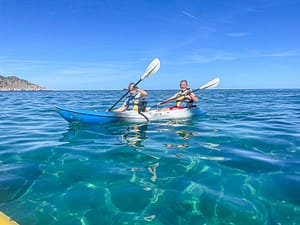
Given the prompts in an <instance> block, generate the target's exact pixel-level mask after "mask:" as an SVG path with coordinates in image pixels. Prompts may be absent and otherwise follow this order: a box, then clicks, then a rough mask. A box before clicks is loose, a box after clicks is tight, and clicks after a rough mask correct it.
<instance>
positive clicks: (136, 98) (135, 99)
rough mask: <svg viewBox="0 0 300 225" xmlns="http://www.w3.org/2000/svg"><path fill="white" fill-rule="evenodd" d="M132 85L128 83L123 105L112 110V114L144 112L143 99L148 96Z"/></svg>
mask: <svg viewBox="0 0 300 225" xmlns="http://www.w3.org/2000/svg"><path fill="white" fill-rule="evenodd" d="M134 84H135V83H130V84H129V85H128V91H129V95H128V97H127V98H126V100H125V101H124V103H123V105H122V106H121V107H120V108H118V109H115V110H113V112H123V111H125V110H137V111H139V112H144V111H145V109H146V101H145V98H146V96H147V95H148V94H147V92H146V91H144V90H143V89H141V88H138V87H135V86H134Z"/></svg>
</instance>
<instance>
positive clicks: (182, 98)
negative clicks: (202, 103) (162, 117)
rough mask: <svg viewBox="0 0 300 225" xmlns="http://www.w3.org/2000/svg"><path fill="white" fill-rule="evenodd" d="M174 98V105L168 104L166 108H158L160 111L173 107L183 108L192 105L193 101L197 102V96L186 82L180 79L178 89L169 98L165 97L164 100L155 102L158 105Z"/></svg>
mask: <svg viewBox="0 0 300 225" xmlns="http://www.w3.org/2000/svg"><path fill="white" fill-rule="evenodd" d="M173 100H176V103H175V105H174V106H170V107H168V108H163V109H160V110H161V111H166V110H173V109H183V108H190V107H193V106H194V105H193V104H194V103H195V102H198V97H197V96H196V95H195V94H194V93H193V92H192V90H191V89H190V88H189V87H188V82H187V81H186V80H181V81H180V91H178V92H176V93H175V94H174V95H173V96H171V97H170V98H167V99H166V100H165V101H162V102H159V103H157V105H158V106H160V105H163V104H166V103H168V102H171V101H173Z"/></svg>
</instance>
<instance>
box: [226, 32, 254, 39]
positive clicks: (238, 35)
mask: <svg viewBox="0 0 300 225" xmlns="http://www.w3.org/2000/svg"><path fill="white" fill-rule="evenodd" d="M226 35H227V36H228V37H233V38H240V37H247V36H249V35H250V34H249V33H247V32H232V33H227V34H226Z"/></svg>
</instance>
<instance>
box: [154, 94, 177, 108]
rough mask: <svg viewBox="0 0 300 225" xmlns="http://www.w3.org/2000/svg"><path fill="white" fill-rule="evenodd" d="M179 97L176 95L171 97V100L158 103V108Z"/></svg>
mask: <svg viewBox="0 0 300 225" xmlns="http://www.w3.org/2000/svg"><path fill="white" fill-rule="evenodd" d="M177 97H178V93H176V94H174V95H173V96H171V97H170V98H167V99H166V100H165V101H162V102H159V103H157V105H158V106H160V105H163V104H166V103H168V102H170V101H172V100H174V99H176V98H177Z"/></svg>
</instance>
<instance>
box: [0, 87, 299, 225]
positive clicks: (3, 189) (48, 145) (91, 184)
mask: <svg viewBox="0 0 300 225" xmlns="http://www.w3.org/2000/svg"><path fill="white" fill-rule="evenodd" d="M172 93H173V92H172V91H149V95H150V98H151V102H150V103H149V104H150V105H151V104H152V103H155V102H158V101H160V100H162V98H164V97H163V96H168V95H170V94H172ZM121 94H122V93H121V92H118V91H107V92H104V91H65V92H1V93H0V106H1V113H0V210H1V211H3V212H5V213H6V214H8V215H9V216H11V217H12V218H14V219H15V220H16V221H17V222H18V223H20V224H22V225H29V224H30V225H35V224H39V225H45V224H52V225H56V224H60V225H70V224H72V225H77V224H78V225H79V224H82V225H96V224H97V225H98V224H101V225H102V224H153V225H154V224H157V225H162V224H170V225H177V224H187V225H189V224H191V225H195V224H196V225H197V224H209V225H210V224H220V225H221V224H222V225H226V224H230V225H233V224H243V225H253V224H266V225H273V224H281V225H283V224H300V107H299V105H300V90H207V91H202V92H198V96H199V97H200V99H201V100H200V101H201V103H200V104H199V105H201V107H202V108H203V109H204V110H206V111H207V114H206V115H205V116H201V117H197V118H193V119H191V120H185V121H162V122H155V123H148V124H146V123H145V124H130V123H127V124H114V125H103V126H86V125H79V124H74V125H69V124H68V123H67V122H66V121H64V120H63V119H62V118H61V117H59V115H58V114H57V113H56V112H55V109H54V106H55V105H61V106H64V107H70V108H82V109H91V110H95V109H97V110H104V109H106V108H109V106H111V105H112V103H113V101H115V100H117V99H118V97H119V96H121Z"/></svg>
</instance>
